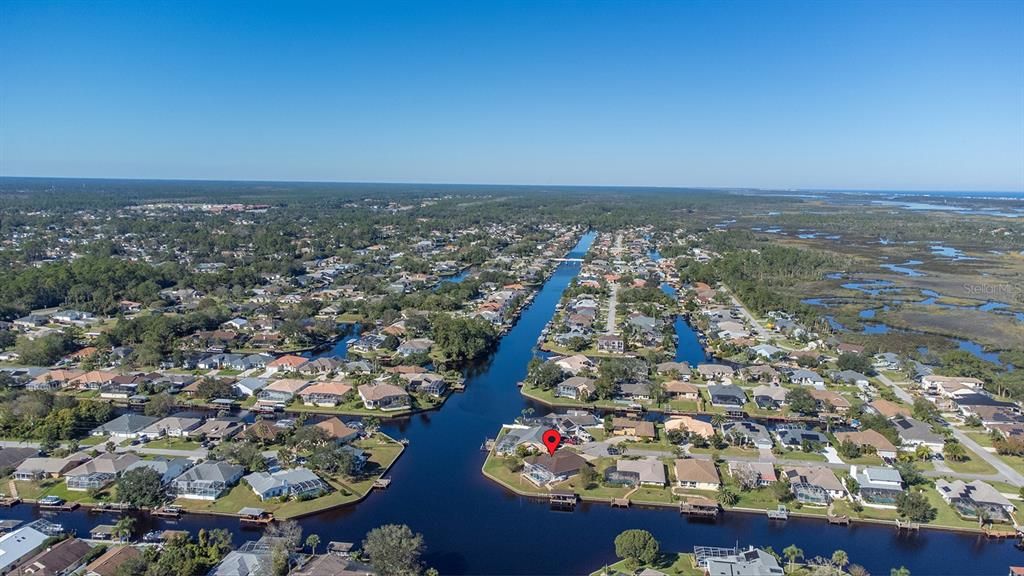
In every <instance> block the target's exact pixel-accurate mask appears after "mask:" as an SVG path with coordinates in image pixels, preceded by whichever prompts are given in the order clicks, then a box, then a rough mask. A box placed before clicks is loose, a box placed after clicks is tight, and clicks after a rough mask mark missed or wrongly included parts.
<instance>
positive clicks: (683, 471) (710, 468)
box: [675, 458, 722, 490]
mask: <svg viewBox="0 0 1024 576" xmlns="http://www.w3.org/2000/svg"><path fill="white" fill-rule="evenodd" d="M675 472H676V485H678V486H680V487H682V488H693V489H696V490H718V488H719V487H720V486H721V485H722V480H721V478H720V477H719V476H718V468H716V467H715V463H714V462H712V461H710V460H696V459H693V458H687V459H685V460H684V459H678V460H676V461H675Z"/></svg>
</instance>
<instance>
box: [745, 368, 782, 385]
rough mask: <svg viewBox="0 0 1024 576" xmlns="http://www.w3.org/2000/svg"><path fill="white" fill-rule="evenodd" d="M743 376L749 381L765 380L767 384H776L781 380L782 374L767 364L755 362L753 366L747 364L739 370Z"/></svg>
mask: <svg viewBox="0 0 1024 576" xmlns="http://www.w3.org/2000/svg"><path fill="white" fill-rule="evenodd" d="M740 372H741V373H742V375H743V377H744V378H746V379H747V380H749V381H751V382H765V383H768V384H778V383H780V382H781V381H782V376H781V375H780V374H779V371H778V370H776V369H775V368H772V367H771V366H769V365H767V364H755V365H753V366H747V367H746V368H744V369H743V370H741V371H740Z"/></svg>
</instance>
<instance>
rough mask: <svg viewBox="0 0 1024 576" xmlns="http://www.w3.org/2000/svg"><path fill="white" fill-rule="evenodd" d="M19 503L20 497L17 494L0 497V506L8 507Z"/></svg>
mask: <svg viewBox="0 0 1024 576" xmlns="http://www.w3.org/2000/svg"><path fill="white" fill-rule="evenodd" d="M18 504H21V498H18V497H17V496H8V497H6V498H0V508H10V507H12V506H17V505H18Z"/></svg>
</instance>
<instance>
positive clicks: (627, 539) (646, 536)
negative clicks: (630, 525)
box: [615, 530, 661, 567]
mask: <svg viewBox="0 0 1024 576" xmlns="http://www.w3.org/2000/svg"><path fill="white" fill-rule="evenodd" d="M660 548H661V545H660V544H658V540H657V539H656V538H655V537H654V535H653V534H651V533H650V532H648V531H647V530H626V531H624V532H622V533H621V534H619V535H618V536H616V537H615V555H616V556H618V557H619V558H622V559H623V560H625V561H626V563H627V564H628V565H630V566H632V567H636V566H638V565H643V564H650V563H651V562H654V560H655V559H657V558H658V552H659V551H660Z"/></svg>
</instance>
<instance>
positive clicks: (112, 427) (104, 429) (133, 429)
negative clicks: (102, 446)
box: [89, 412, 160, 438]
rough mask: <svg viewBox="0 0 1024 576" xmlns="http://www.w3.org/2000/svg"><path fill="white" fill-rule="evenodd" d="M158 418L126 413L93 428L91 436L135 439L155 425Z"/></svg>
mask: <svg viewBox="0 0 1024 576" xmlns="http://www.w3.org/2000/svg"><path fill="white" fill-rule="evenodd" d="M157 420H160V419H159V418H154V417H153V416H143V415H142V414H136V413H135V412H128V413H127V414H122V415H121V416H118V417H117V418H114V419H113V420H111V421H110V422H107V423H106V424H101V425H99V426H97V427H96V428H93V430H92V432H90V433H89V434H90V435H91V436H114V437H116V438H137V437H138V436H139V434H140V433H141V432H142V430H143V429H145V428H146V427H147V426H150V425H151V424H154V423H156V421H157Z"/></svg>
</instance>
